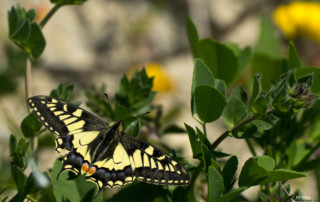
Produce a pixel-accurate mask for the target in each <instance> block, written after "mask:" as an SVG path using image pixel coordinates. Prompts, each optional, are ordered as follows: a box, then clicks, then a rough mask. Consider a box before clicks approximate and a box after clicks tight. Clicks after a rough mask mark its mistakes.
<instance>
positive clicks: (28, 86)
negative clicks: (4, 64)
mask: <svg viewBox="0 0 320 202" xmlns="http://www.w3.org/2000/svg"><path fill="white" fill-rule="evenodd" d="M26 63H27V64H26V80H25V84H26V97H27V98H29V97H31V96H32V85H31V60H30V58H27V60H26Z"/></svg>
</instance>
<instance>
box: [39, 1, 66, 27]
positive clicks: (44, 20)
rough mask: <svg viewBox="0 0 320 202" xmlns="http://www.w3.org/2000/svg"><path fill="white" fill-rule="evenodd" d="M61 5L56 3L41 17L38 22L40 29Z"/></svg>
mask: <svg viewBox="0 0 320 202" xmlns="http://www.w3.org/2000/svg"><path fill="white" fill-rule="evenodd" d="M60 7H61V5H59V4H57V5H55V6H54V7H53V8H52V9H51V10H50V11H49V13H48V14H47V15H46V16H45V17H44V18H43V20H42V21H41V22H40V24H39V25H40V27H41V29H42V28H43V27H44V26H45V24H46V23H47V22H48V20H49V19H50V18H51V17H52V16H53V14H54V13H55V12H56V11H57V10H58V9H59V8H60Z"/></svg>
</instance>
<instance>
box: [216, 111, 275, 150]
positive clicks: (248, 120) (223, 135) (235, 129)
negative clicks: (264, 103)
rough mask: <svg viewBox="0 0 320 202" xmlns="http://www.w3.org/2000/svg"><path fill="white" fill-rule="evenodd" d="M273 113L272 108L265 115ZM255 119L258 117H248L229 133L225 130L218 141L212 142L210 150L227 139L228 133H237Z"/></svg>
mask: <svg viewBox="0 0 320 202" xmlns="http://www.w3.org/2000/svg"><path fill="white" fill-rule="evenodd" d="M273 111H274V109H273V108H270V109H268V110H267V111H266V113H265V115H269V114H271V113H272V112H273ZM256 118H258V116H257V115H256V114H255V115H252V116H250V117H248V118H247V119H245V120H243V121H242V122H240V123H238V124H236V125H235V126H234V127H233V128H232V130H231V131H228V130H226V131H225V132H224V133H222V135H220V137H218V139H216V141H214V142H213V143H212V145H211V148H212V149H213V150H214V149H216V148H217V146H218V145H219V144H220V143H221V142H222V141H223V140H224V139H226V138H227V137H228V134H229V132H231V133H232V132H235V131H237V130H238V129H239V128H241V127H242V126H244V125H246V124H247V123H250V122H251V121H253V120H255V119H256Z"/></svg>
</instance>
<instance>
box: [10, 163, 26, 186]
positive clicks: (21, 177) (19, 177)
mask: <svg viewBox="0 0 320 202" xmlns="http://www.w3.org/2000/svg"><path fill="white" fill-rule="evenodd" d="M11 174H12V177H13V179H14V182H15V183H16V185H17V189H18V191H21V190H22V189H23V187H24V185H25V183H26V180H27V177H26V176H25V174H24V173H23V170H22V169H21V168H19V167H18V166H16V165H11Z"/></svg>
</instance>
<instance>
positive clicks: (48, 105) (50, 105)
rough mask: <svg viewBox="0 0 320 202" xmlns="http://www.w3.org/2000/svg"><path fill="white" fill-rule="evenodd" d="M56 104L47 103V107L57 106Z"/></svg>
mask: <svg viewBox="0 0 320 202" xmlns="http://www.w3.org/2000/svg"><path fill="white" fill-rule="evenodd" d="M55 106H56V105H55V104H47V107H55Z"/></svg>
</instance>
